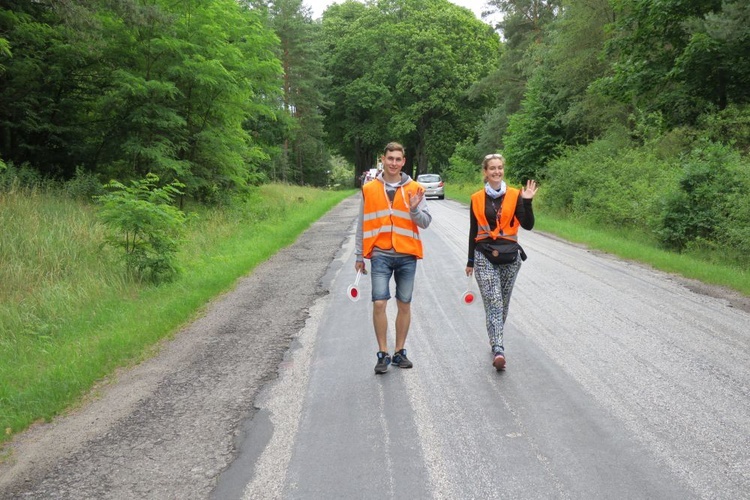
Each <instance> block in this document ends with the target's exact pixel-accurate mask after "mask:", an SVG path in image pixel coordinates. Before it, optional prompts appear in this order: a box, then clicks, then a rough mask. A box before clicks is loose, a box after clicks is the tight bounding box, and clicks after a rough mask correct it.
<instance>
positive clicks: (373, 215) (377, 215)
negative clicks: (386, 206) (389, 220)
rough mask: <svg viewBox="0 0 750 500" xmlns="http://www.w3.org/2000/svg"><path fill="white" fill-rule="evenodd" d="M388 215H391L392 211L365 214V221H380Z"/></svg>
mask: <svg viewBox="0 0 750 500" xmlns="http://www.w3.org/2000/svg"><path fill="white" fill-rule="evenodd" d="M387 215H391V211H390V210H378V211H377V212H368V213H366V214H365V217H364V220H373V219H379V218H381V217H385V216H387Z"/></svg>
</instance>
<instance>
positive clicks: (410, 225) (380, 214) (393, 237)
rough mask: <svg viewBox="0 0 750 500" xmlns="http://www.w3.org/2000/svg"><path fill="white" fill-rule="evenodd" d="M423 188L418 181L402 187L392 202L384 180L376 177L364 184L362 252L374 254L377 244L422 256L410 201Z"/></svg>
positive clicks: (397, 190)
mask: <svg viewBox="0 0 750 500" xmlns="http://www.w3.org/2000/svg"><path fill="white" fill-rule="evenodd" d="M420 189H422V188H421V186H420V185H419V184H417V183H416V182H409V183H408V184H405V185H403V186H399V187H398V188H397V189H396V193H395V194H394V196H393V203H389V202H388V195H387V194H386V192H385V185H384V184H383V183H382V182H380V181H378V180H376V181H373V182H369V183H368V184H365V186H364V187H363V188H362V194H363V196H364V197H365V204H364V220H363V223H362V231H363V234H362V254H363V255H364V257H365V258H367V259H369V258H370V257H371V256H372V251H373V249H374V248H375V247H378V248H381V249H383V250H390V249H393V250H395V251H396V252H398V253H403V254H409V255H415V256H416V257H417V258H419V259H421V258H422V241H421V240H420V239H419V227H418V226H417V224H416V223H415V222H414V221H412V220H411V215H409V201H408V200H409V198H410V197H411V196H412V195H415V194H416V193H417V191H419V190H420Z"/></svg>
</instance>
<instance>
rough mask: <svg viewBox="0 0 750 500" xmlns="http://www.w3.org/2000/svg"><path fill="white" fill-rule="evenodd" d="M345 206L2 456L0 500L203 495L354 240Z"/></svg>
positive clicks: (352, 207)
mask: <svg viewBox="0 0 750 500" xmlns="http://www.w3.org/2000/svg"><path fill="white" fill-rule="evenodd" d="M358 207H359V201H358V198H357V197H356V196H353V197H350V198H347V199H346V200H344V201H343V202H341V203H340V204H339V205H337V206H336V207H335V208H333V209H332V210H331V211H330V212H329V213H328V214H327V215H325V216H324V217H323V218H322V219H320V220H319V221H318V222H316V223H315V224H314V225H313V226H311V228H310V229H309V230H308V231H306V232H305V233H304V234H302V235H301V236H300V238H299V239H298V240H297V241H296V242H295V243H294V244H293V245H292V246H290V247H287V248H285V249H283V250H281V251H280V252H279V253H277V254H276V255H275V256H274V257H272V258H271V259H270V260H268V261H267V262H265V263H263V264H262V265H260V266H258V267H257V268H256V269H255V270H254V271H253V272H252V273H251V274H250V275H248V276H247V277H245V278H242V279H241V280H240V281H238V284H237V286H236V288H235V289H234V290H232V291H231V292H228V293H226V294H225V295H223V296H221V297H219V298H217V299H216V300H215V301H213V302H212V303H211V304H210V305H209V306H208V307H207V309H206V312H205V314H204V315H203V316H202V317H201V318H199V319H198V320H196V321H195V322H193V323H192V324H190V325H189V326H187V327H185V328H184V329H183V330H182V331H180V332H179V333H177V334H176V335H175V337H174V338H173V339H172V340H170V341H167V342H164V343H163V345H161V346H160V348H159V350H158V353H157V354H156V355H155V356H154V357H153V358H151V359H149V360H147V361H145V362H143V363H141V364H139V365H138V366H135V367H133V368H131V369H127V370H121V371H120V372H118V373H117V374H116V375H115V376H114V377H113V378H112V380H110V381H108V382H106V383H103V384H101V385H100V386H99V387H97V388H96V389H95V390H94V391H92V393H91V394H90V395H89V396H88V397H87V398H86V402H84V403H83V404H82V405H80V407H79V408H77V409H75V410H73V411H71V412H70V413H69V414H68V415H65V416H62V417H60V418H57V419H55V420H54V421H53V422H52V423H49V424H41V425H36V426H34V427H32V428H31V429H29V430H28V431H27V432H25V433H22V434H21V435H19V436H17V438H16V439H14V440H13V441H12V442H11V443H10V444H9V445H8V446H7V447H6V449H5V450H4V453H3V455H4V456H6V458H5V459H4V460H3V463H2V464H0V498H76V499H82V498H105V497H106V498H117V499H127V498H134V499H136V498H137V499H143V498H181V499H188V498H207V497H208V496H209V494H210V492H211V490H212V488H213V487H214V485H215V483H216V479H217V477H218V476H219V475H220V474H221V472H222V470H224V469H225V468H226V467H227V466H228V465H229V464H230V463H231V462H232V460H233V458H234V456H235V453H236V450H235V443H234V441H235V438H236V437H237V435H238V433H239V432H241V427H242V423H243V422H244V421H245V420H246V419H248V418H250V417H252V416H253V414H254V413H255V411H256V409H255V407H254V400H255V398H256V396H257V395H258V393H259V391H260V390H261V388H262V387H263V385H264V384H266V383H267V382H268V381H270V380H273V379H275V378H276V374H277V370H278V366H279V364H280V363H281V362H282V360H283V357H284V354H285V352H286V351H287V350H288V349H289V347H290V345H291V344H292V341H293V339H294V338H295V335H296V334H297V333H298V332H299V331H300V330H301V329H302V327H303V326H304V324H305V320H306V318H307V316H308V309H309V307H310V306H311V304H312V303H313V302H314V301H315V299H316V298H317V297H319V296H321V295H324V294H327V293H328V290H326V289H325V288H324V286H323V285H322V282H321V278H322V277H323V276H324V275H325V273H326V270H327V269H328V267H329V265H330V263H331V261H332V260H333V259H334V257H335V255H336V253H337V252H338V251H339V250H340V248H341V245H342V243H343V242H344V241H345V239H346V238H347V237H348V236H350V234H351V232H352V230H353V224H354V221H355V217H356V212H357V209H358Z"/></svg>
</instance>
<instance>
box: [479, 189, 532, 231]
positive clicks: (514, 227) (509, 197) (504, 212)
mask: <svg viewBox="0 0 750 500" xmlns="http://www.w3.org/2000/svg"><path fill="white" fill-rule="evenodd" d="M520 192H521V190H520V189H516V188H512V187H509V188H506V191H505V197H504V198H503V204H502V207H501V209H500V210H499V211H498V214H497V221H496V222H497V224H496V225H495V229H494V230H492V231H490V224H489V222H487V215H486V214H485V200H486V199H487V196H486V194H485V192H484V189H482V190H481V191H477V192H476V193H474V194H473V195H471V207H472V210H473V212H474V217H476V219H477V237H476V239H475V241H479V240H484V239H487V238H492V239H493V240H496V239H498V238H505V239H507V240H512V241H518V228H519V227H520V226H521V221H519V220H518V219H517V218H516V204H517V203H518V195H519V193H520ZM511 221H513V224H511Z"/></svg>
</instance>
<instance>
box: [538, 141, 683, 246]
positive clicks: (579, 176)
mask: <svg viewBox="0 0 750 500" xmlns="http://www.w3.org/2000/svg"><path fill="white" fill-rule="evenodd" d="M675 171H676V170H675V168H674V167H673V166H671V164H670V163H669V162H668V161H666V160H664V159H659V158H658V157H657V155H656V154H655V153H654V151H653V149H652V148H650V147H641V148H635V147H633V146H631V143H630V140H629V138H628V137H627V135H626V134H625V132H624V131H616V132H613V133H611V134H610V135H609V136H607V137H605V138H603V139H600V140H598V141H595V142H592V143H591V144H588V145H586V146H582V147H578V148H568V149H567V150H565V151H564V153H563V154H562V155H561V156H559V157H558V158H556V159H554V160H552V161H551V162H550V163H549V165H548V168H547V181H546V182H545V183H544V191H545V197H544V200H545V205H546V206H547V207H549V208H550V209H552V210H554V211H557V212H559V213H562V214H568V215H572V216H574V217H583V218H585V219H587V220H590V221H592V222H594V223H597V224H603V225H608V226H630V227H641V228H644V230H645V232H649V231H651V230H653V229H654V228H655V227H656V226H657V225H658V221H659V217H658V215H659V213H660V207H661V205H660V200H661V199H662V197H664V196H666V194H667V193H668V192H669V191H670V189H672V186H674V184H675Z"/></svg>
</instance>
